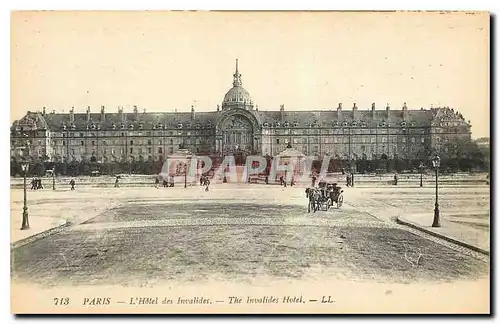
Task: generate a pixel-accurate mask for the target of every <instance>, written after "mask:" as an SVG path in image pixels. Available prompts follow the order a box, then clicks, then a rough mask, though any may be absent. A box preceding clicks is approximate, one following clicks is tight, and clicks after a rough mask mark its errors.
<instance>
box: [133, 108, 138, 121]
mask: <svg viewBox="0 0 500 324" xmlns="http://www.w3.org/2000/svg"><path fill="white" fill-rule="evenodd" d="M134 117H135V120H137V117H139V111H138V110H137V106H134Z"/></svg>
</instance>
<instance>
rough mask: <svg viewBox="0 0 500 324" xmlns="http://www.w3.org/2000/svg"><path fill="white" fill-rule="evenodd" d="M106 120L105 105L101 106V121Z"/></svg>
mask: <svg viewBox="0 0 500 324" xmlns="http://www.w3.org/2000/svg"><path fill="white" fill-rule="evenodd" d="M105 121H106V113H105V112H104V106H101V122H103V123H104V122H105Z"/></svg>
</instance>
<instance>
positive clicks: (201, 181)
mask: <svg viewBox="0 0 500 324" xmlns="http://www.w3.org/2000/svg"><path fill="white" fill-rule="evenodd" d="M203 178H204V176H203V175H202V176H201V177H200V187H201V186H203V180H204V179H203Z"/></svg>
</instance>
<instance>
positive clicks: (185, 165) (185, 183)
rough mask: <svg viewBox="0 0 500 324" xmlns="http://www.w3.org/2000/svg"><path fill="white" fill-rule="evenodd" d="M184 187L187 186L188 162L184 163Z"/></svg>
mask: <svg viewBox="0 0 500 324" xmlns="http://www.w3.org/2000/svg"><path fill="white" fill-rule="evenodd" d="M184 188H187V164H186V163H184Z"/></svg>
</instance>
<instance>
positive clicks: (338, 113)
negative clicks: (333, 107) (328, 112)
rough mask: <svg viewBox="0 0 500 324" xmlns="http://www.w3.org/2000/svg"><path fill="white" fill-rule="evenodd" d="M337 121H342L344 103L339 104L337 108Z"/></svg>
mask: <svg viewBox="0 0 500 324" xmlns="http://www.w3.org/2000/svg"><path fill="white" fill-rule="evenodd" d="M337 119H338V120H339V122H340V120H341V119H342V103H341V102H339V106H338V107H337Z"/></svg>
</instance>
